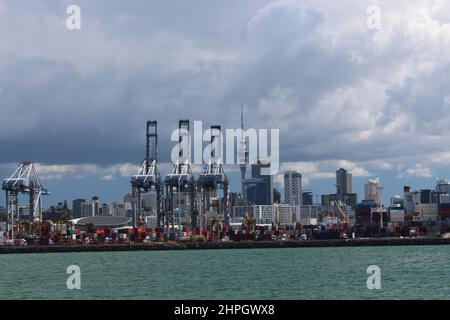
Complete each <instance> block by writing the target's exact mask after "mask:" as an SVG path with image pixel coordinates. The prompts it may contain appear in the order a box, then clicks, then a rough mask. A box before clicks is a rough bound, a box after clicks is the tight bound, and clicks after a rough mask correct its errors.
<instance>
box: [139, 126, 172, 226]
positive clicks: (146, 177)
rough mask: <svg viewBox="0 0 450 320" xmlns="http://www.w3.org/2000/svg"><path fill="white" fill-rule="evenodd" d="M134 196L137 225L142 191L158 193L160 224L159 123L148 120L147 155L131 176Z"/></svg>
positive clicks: (161, 185)
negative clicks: (136, 172)
mask: <svg viewBox="0 0 450 320" xmlns="http://www.w3.org/2000/svg"><path fill="white" fill-rule="evenodd" d="M131 188H132V196H133V199H137V200H135V203H134V204H133V212H134V226H135V227H136V226H137V216H139V220H142V193H144V192H151V191H153V192H155V193H156V208H155V209H156V214H157V221H158V225H160V224H161V223H162V221H163V219H164V217H163V190H164V187H163V183H162V180H161V175H160V173H159V168H158V123H157V122H156V121H147V133H146V155H145V159H144V161H143V162H142V165H141V168H140V169H139V172H138V174H136V175H134V176H132V177H131Z"/></svg>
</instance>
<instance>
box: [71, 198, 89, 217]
mask: <svg viewBox="0 0 450 320" xmlns="http://www.w3.org/2000/svg"><path fill="white" fill-rule="evenodd" d="M85 202H86V199H76V200H73V201H72V214H73V218H74V219H77V218H81V217H82V214H81V212H82V210H81V206H82V205H83V203H85Z"/></svg>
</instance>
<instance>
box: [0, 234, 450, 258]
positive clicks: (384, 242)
mask: <svg viewBox="0 0 450 320" xmlns="http://www.w3.org/2000/svg"><path fill="white" fill-rule="evenodd" d="M414 245H450V238H449V239H442V238H403V239H400V238H395V239H349V240H305V241H301V240H299V241H235V242H180V243H152V244H143V243H139V244H96V245H92V244H90V245H51V246H29V247H7V246H3V247H0V254H24V253H63V252H114V251H157V250H211V249H213V250H214V249H281V248H324V247H363V246H414Z"/></svg>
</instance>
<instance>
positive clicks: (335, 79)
mask: <svg viewBox="0 0 450 320" xmlns="http://www.w3.org/2000/svg"><path fill="white" fill-rule="evenodd" d="M69 4H72V2H71V1H70V2H69V1H61V2H51V1H3V2H2V4H0V37H1V39H2V46H1V47H0V108H1V117H0V149H1V150H8V152H5V153H2V156H1V159H0V162H1V163H9V162H15V161H20V160H22V159H30V158H31V159H32V160H35V161H39V162H43V163H47V164H76V163H78V164H85V163H93V164H101V165H111V164H120V163H128V162H131V163H136V162H139V161H140V159H142V157H143V155H144V134H143V133H144V130H145V121H146V120H147V119H156V120H158V121H159V126H160V137H161V141H160V155H161V157H162V160H163V161H167V160H169V154H170V149H171V146H172V145H171V144H170V142H169V139H170V132H171V130H172V129H173V128H175V127H176V126H177V121H178V119H181V118H189V119H191V120H203V121H204V126H205V127H206V126H209V125H211V124H216V123H220V124H222V126H223V127H224V128H235V127H238V126H239V108H240V105H241V103H244V104H245V105H246V125H247V126H250V127H256V128H280V138H281V152H280V154H281V160H282V161H289V162H296V161H299V160H303V161H320V160H325V159H345V160H349V161H354V162H364V161H371V160H375V161H376V160H380V161H383V162H384V161H388V160H386V159H395V158H398V157H402V156H404V155H405V154H406V153H409V154H411V159H414V155H418V156H421V155H423V154H424V153H432V152H438V151H439V152H441V151H443V150H444V148H446V141H447V140H448V137H449V135H450V133H449V131H448V129H447V128H448V125H447V123H448V120H450V119H448V117H447V116H446V115H447V114H448V112H445V110H447V109H448V108H450V90H449V89H448V88H449V87H448V86H447V85H446V84H447V83H448V81H447V80H448V76H447V75H448V69H449V67H448V66H449V64H448V58H446V57H449V56H450V54H449V53H450V43H449V42H450V41H449V35H450V32H449V25H448V24H447V23H446V21H449V19H448V17H446V16H445V15H443V13H442V12H444V11H446V9H447V8H446V7H445V6H446V5H445V4H443V3H440V2H438V1H431V0H430V1H425V0H424V1H417V6H416V7H410V6H408V5H407V2H406V1H400V2H398V3H396V4H391V3H389V2H380V4H379V5H380V7H381V8H382V9H383V11H382V12H383V15H382V18H383V25H382V28H381V30H380V31H377V32H373V31H370V30H368V29H367V28H366V25H365V22H366V19H367V15H366V9H367V6H368V5H370V4H371V3H370V2H364V1H361V2H358V3H357V4H354V3H352V2H351V1H341V2H339V3H333V4H330V3H329V2H328V3H327V2H326V1H274V2H270V1H119V0H114V1H108V2H105V1H77V3H76V4H78V5H79V6H80V7H81V10H82V30H79V31H69V30H67V29H66V28H65V18H66V16H67V15H66V14H65V9H66V7H67V5H69ZM427 8H430V9H429V10H426V9H427ZM447 12H450V11H448V10H447ZM430 48H432V49H433V50H430ZM411 146H413V148H411ZM417 159H419V158H417ZM420 159H422V158H420ZM411 161H414V160H411ZM393 163H395V161H394V160H393ZM360 171H361V172H366V171H364V170H363V169H361V170H360Z"/></svg>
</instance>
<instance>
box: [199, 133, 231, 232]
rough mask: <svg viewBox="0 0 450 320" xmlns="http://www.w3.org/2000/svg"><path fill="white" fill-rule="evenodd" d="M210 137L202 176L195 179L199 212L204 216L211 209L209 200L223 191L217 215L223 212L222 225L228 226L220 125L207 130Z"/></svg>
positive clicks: (226, 190) (227, 189)
mask: <svg viewBox="0 0 450 320" xmlns="http://www.w3.org/2000/svg"><path fill="white" fill-rule="evenodd" d="M209 133H210V136H211V143H210V158H209V159H208V163H207V165H206V166H205V168H204V171H203V173H202V174H200V175H199V177H198V179H197V187H198V190H199V192H200V194H201V212H202V214H205V226H206V212H208V211H210V209H211V198H212V197H217V195H218V191H219V190H222V191H223V198H222V199H221V201H219V208H218V209H219V213H222V212H223V219H224V224H225V225H227V226H228V225H229V223H230V221H229V212H228V209H229V205H228V203H229V199H228V198H229V188H230V186H229V181H228V178H227V176H226V174H225V171H224V169H223V163H222V130H221V126H220V125H213V126H211V128H210V130H209Z"/></svg>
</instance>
